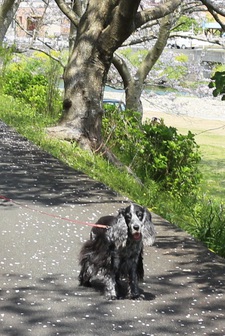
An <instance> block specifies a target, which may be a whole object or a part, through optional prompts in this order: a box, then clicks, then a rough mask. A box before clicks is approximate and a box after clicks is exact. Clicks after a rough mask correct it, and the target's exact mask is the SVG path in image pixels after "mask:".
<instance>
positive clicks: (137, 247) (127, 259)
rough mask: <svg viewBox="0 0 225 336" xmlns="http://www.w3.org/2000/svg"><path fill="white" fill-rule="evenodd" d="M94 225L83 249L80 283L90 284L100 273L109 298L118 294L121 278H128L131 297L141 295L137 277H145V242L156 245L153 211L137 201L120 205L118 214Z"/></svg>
mask: <svg viewBox="0 0 225 336" xmlns="http://www.w3.org/2000/svg"><path fill="white" fill-rule="evenodd" d="M96 224H103V225H106V226H107V228H100V227H93V229H92V231H91V233H90V239H89V240H88V241H86V242H85V243H84V245H83V247H82V249H81V251H80V266H81V271H80V274H79V281H80V285H83V286H90V285H91V280H92V279H93V278H94V277H95V276H96V275H97V274H98V273H101V274H102V275H103V277H104V284H105V294H106V296H107V297H108V298H109V299H116V298H117V297H118V293H119V292H118V287H119V283H120V280H122V279H124V278H126V279H128V285H129V292H128V295H129V297H130V298H132V299H135V298H139V297H140V291H139V287H138V280H141V279H143V276H144V268H143V256H142V255H143V246H144V244H145V245H153V243H154V241H155V229H154V225H153V223H152V217H151V214H150V212H149V211H148V210H147V209H146V208H144V207H141V206H139V205H137V204H131V205H130V206H128V207H127V208H125V209H121V210H119V212H118V215H117V216H105V217H101V218H100V219H99V220H98V221H97V223H96Z"/></svg>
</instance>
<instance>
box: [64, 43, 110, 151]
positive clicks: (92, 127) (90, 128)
mask: <svg viewBox="0 0 225 336" xmlns="http://www.w3.org/2000/svg"><path fill="white" fill-rule="evenodd" d="M84 44H87V45H86V46H84ZM80 49H82V51H81V50H80ZM84 50H85V52H84ZM108 67H109V64H107V63H106V62H105V63H103V61H101V60H100V58H99V53H98V51H97V50H96V47H95V46H92V45H90V44H89V43H88V42H86V41H85V40H83V39H82V41H80V42H79V44H78V45H76V46H75V49H74V51H73V53H72V55H71V58H70V61H69V63H68V66H67V68H66V69H65V73H64V84H65V94H64V101H63V117H62V119H61V122H60V126H64V127H68V128H70V129H71V132H73V133H74V139H76V141H78V142H79V143H80V144H81V145H83V146H86V145H88V146H91V147H92V148H93V149H96V148H97V147H98V146H99V144H100V142H101V122H102V108H101V102H102V98H103V90H104V84H105V78H106V74H107V72H108Z"/></svg>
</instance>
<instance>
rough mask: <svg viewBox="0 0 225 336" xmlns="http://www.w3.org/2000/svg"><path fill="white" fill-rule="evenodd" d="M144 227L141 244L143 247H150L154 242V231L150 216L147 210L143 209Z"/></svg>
mask: <svg viewBox="0 0 225 336" xmlns="http://www.w3.org/2000/svg"><path fill="white" fill-rule="evenodd" d="M143 220H144V226H143V232H142V235H143V242H144V245H148V246H151V245H153V244H154V242H155V236H156V231H155V228H154V225H153V223H152V216H151V213H150V212H149V211H148V209H146V208H145V214H144V218H143Z"/></svg>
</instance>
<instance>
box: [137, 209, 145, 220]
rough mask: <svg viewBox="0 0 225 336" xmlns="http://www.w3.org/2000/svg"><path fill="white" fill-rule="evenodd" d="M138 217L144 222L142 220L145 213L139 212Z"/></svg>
mask: <svg viewBox="0 0 225 336" xmlns="http://www.w3.org/2000/svg"><path fill="white" fill-rule="evenodd" d="M136 215H137V217H138V218H139V219H140V220H142V219H143V216H144V213H143V212H142V211H137V212H136Z"/></svg>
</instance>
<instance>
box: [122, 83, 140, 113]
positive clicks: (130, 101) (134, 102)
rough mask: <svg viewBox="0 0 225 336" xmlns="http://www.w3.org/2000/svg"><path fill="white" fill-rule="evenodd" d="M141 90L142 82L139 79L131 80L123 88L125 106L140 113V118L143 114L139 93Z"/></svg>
mask: <svg viewBox="0 0 225 336" xmlns="http://www.w3.org/2000/svg"><path fill="white" fill-rule="evenodd" d="M142 90H143V83H141V82H140V81H139V80H131V81H130V82H129V83H128V84H127V86H126V89H125V94H126V108H127V109H128V110H133V111H136V112H139V113H140V119H141V118H142V114H143V106H142V102H141V94H142Z"/></svg>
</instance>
